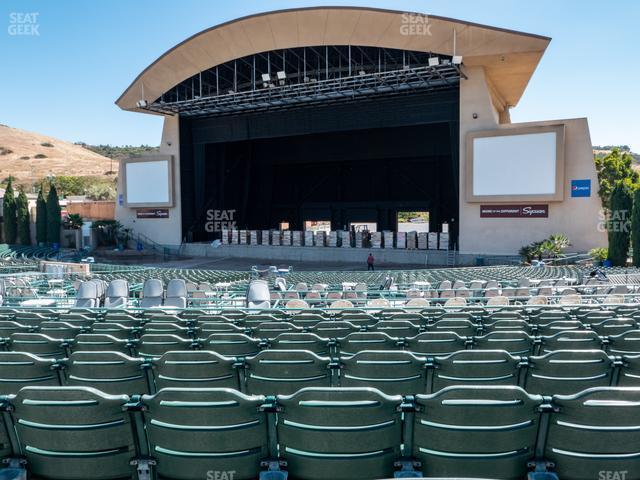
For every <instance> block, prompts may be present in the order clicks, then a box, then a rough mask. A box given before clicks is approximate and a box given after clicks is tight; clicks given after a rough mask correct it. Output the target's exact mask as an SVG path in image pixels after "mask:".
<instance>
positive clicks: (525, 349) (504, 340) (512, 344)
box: [472, 330, 535, 356]
mask: <svg viewBox="0 0 640 480" xmlns="http://www.w3.org/2000/svg"><path fill="white" fill-rule="evenodd" d="M534 340H535V339H534V337H532V336H530V335H529V334H528V333H526V332H523V331H502V330H499V331H494V332H490V333H487V334H486V335H482V336H479V337H475V338H474V339H473V347H472V348H473V349H474V350H504V351H506V352H509V353H510V354H511V355H523V356H527V355H530V354H531V353H533V350H534V347H535V343H534Z"/></svg>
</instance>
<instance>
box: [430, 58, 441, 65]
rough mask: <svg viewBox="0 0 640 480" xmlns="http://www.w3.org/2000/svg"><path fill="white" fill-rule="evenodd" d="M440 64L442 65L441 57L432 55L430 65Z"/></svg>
mask: <svg viewBox="0 0 640 480" xmlns="http://www.w3.org/2000/svg"><path fill="white" fill-rule="evenodd" d="M438 65H440V59H439V58H438V57H430V58H429V66H430V67H437V66H438Z"/></svg>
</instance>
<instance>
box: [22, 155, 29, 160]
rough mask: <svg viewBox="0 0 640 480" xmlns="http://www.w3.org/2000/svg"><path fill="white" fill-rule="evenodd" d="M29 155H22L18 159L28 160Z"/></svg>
mask: <svg viewBox="0 0 640 480" xmlns="http://www.w3.org/2000/svg"><path fill="white" fill-rule="evenodd" d="M30 158H31V157H29V156H28V155H25V156H24V157H20V160H29V159H30Z"/></svg>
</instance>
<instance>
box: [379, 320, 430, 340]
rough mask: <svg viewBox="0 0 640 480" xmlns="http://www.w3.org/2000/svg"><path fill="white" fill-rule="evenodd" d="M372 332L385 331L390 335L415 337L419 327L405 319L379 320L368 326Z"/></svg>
mask: <svg viewBox="0 0 640 480" xmlns="http://www.w3.org/2000/svg"><path fill="white" fill-rule="evenodd" d="M369 330H371V331H372V332H382V333H386V334H387V335H389V336H390V337H396V338H404V337H415V336H416V335H417V334H418V333H419V331H420V327H419V326H418V325H416V324H414V323H411V322H409V321H407V320H381V321H379V322H378V323H376V324H375V325H373V326H372V327H370V328H369Z"/></svg>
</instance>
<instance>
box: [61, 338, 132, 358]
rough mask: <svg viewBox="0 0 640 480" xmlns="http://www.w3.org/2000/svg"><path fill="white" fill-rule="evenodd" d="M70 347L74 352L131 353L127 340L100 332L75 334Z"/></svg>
mask: <svg viewBox="0 0 640 480" xmlns="http://www.w3.org/2000/svg"><path fill="white" fill-rule="evenodd" d="M71 349H72V350H73V351H74V352H120V353H126V354H129V353H131V348H130V345H129V342H128V341H127V340H123V339H121V338H116V337H114V336H113V335H106V334H101V333H81V334H80V335H77V336H76V338H75V339H74V340H73V343H72V344H71Z"/></svg>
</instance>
